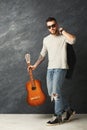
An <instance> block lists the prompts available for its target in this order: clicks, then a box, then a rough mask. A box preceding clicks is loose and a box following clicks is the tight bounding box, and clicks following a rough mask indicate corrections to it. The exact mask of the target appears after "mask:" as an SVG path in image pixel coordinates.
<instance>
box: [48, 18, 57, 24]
mask: <svg viewBox="0 0 87 130" xmlns="http://www.w3.org/2000/svg"><path fill="white" fill-rule="evenodd" d="M49 21H55V22H56V23H57V21H56V19H55V18H54V17H48V18H47V19H46V23H47V22H49Z"/></svg>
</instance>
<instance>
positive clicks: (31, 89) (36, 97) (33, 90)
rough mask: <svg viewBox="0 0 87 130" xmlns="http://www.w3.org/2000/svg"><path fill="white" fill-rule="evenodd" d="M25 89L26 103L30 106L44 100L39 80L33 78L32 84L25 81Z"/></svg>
mask: <svg viewBox="0 0 87 130" xmlns="http://www.w3.org/2000/svg"><path fill="white" fill-rule="evenodd" d="M26 90H27V103H28V104H29V105H31V106H38V105H41V104H43V103H44V102H45V100H46V95H45V94H44V92H43V91H42V89H41V82H40V81H39V80H34V86H32V82H31V81H28V82H27V83H26Z"/></svg>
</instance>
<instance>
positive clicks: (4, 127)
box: [0, 114, 87, 130]
mask: <svg viewBox="0 0 87 130" xmlns="http://www.w3.org/2000/svg"><path fill="white" fill-rule="evenodd" d="M51 116H52V115H49V114H0V130H53V129H55V130H87V114H76V115H74V117H73V118H72V119H71V121H70V122H67V123H63V124H61V125H55V126H47V125H46V122H47V121H48V120H49V119H50V118H51Z"/></svg>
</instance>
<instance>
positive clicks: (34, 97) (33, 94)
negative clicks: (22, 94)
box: [25, 54, 46, 106]
mask: <svg viewBox="0 0 87 130" xmlns="http://www.w3.org/2000/svg"><path fill="white" fill-rule="evenodd" d="M25 59H26V62H27V65H30V54H26V55H25ZM29 76H30V80H29V81H28V82H27V83H26V90H27V103H28V104H29V105H31V106H39V105H41V104H43V103H44V102H45V100H46V95H45V94H44V92H43V90H42V88H41V82H40V81H39V80H35V79H34V77H33V73H32V69H31V68H30V69H29Z"/></svg>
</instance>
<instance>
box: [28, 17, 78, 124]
mask: <svg viewBox="0 0 87 130" xmlns="http://www.w3.org/2000/svg"><path fill="white" fill-rule="evenodd" d="M46 25H47V28H48V30H49V32H50V34H49V35H48V36H46V37H45V38H44V39H43V47H42V50H41V52H40V56H39V58H38V60H37V61H36V62H35V64H34V65H30V66H29V67H28V70H29V68H30V67H31V68H32V70H35V69H36V68H37V66H38V65H39V64H40V63H41V62H42V61H43V60H44V58H45V56H46V54H47V53H48V69H47V88H48V94H49V96H50V97H51V100H52V101H53V100H54V116H53V119H52V120H50V121H48V122H47V124H48V125H54V124H57V123H61V122H62V114H63V112H64V111H66V117H65V119H64V120H66V121H67V120H69V119H70V117H71V116H72V115H73V114H74V111H73V110H72V109H71V108H70V106H69V104H68V103H67V101H66V100H65V98H64V97H63V96H62V93H61V87H62V84H63V81H64V79H65V76H66V72H67V69H69V66H68V63H67V51H66V48H67V43H69V44H71V45H72V44H74V43H75V39H76V38H75V36H74V35H72V34H70V33H68V32H66V31H65V30H64V29H63V28H59V26H58V24H57V21H56V19H55V18H53V17H49V18H48V19H47V20H46Z"/></svg>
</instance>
